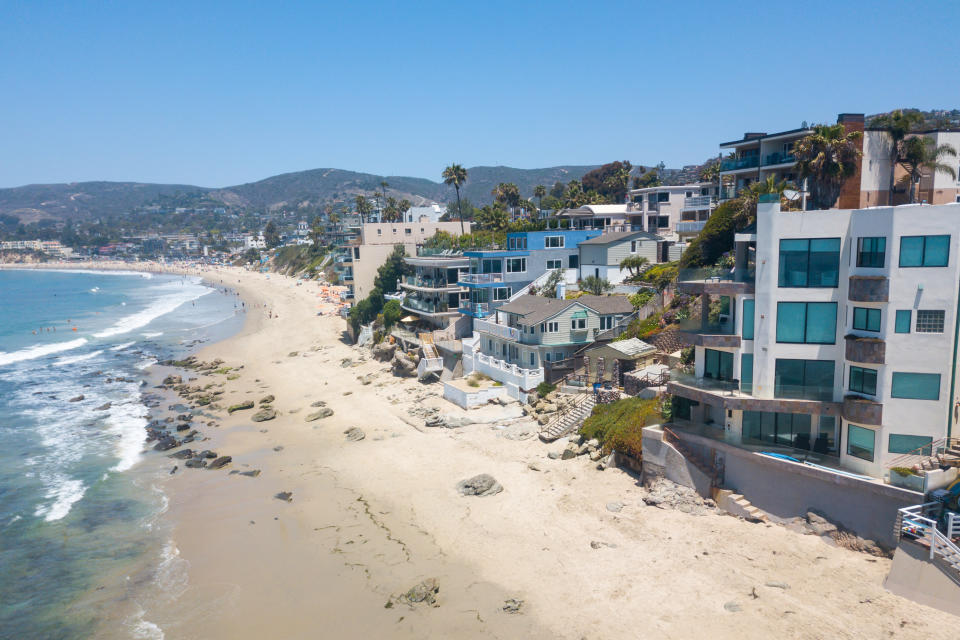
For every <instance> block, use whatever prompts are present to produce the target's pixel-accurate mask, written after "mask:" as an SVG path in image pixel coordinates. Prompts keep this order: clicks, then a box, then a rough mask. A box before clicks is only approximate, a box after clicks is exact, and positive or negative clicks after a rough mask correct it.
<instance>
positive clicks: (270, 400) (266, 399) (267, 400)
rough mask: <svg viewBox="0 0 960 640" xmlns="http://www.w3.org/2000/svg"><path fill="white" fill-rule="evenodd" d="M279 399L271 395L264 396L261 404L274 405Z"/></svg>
mask: <svg viewBox="0 0 960 640" xmlns="http://www.w3.org/2000/svg"><path fill="white" fill-rule="evenodd" d="M276 399H277V398H276V397H275V396H274V395H273V394H272V393H271V394H270V395H268V396H263V397H262V398H260V404H272V403H273V401H274V400H276Z"/></svg>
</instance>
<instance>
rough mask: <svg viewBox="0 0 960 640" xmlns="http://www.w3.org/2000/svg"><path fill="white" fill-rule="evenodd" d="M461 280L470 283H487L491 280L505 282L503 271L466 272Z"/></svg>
mask: <svg viewBox="0 0 960 640" xmlns="http://www.w3.org/2000/svg"><path fill="white" fill-rule="evenodd" d="M460 282H466V283H469V284H487V283H490V282H503V274H502V273H465V274H463V275H462V276H460Z"/></svg>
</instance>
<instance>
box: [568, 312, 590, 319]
mask: <svg viewBox="0 0 960 640" xmlns="http://www.w3.org/2000/svg"><path fill="white" fill-rule="evenodd" d="M570 317H571V318H586V317H587V312H586V311H575V312H574V313H573V315H572V316H570Z"/></svg>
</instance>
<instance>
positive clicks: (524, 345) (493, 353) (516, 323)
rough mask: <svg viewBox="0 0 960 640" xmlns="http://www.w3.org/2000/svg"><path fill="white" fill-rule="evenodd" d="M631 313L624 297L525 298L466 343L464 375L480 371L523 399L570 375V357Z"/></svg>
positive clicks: (478, 327)
mask: <svg viewBox="0 0 960 640" xmlns="http://www.w3.org/2000/svg"><path fill="white" fill-rule="evenodd" d="M632 312H633V305H631V304H630V301H629V300H627V298H626V297H625V296H591V295H584V296H580V297H579V298H576V299H574V300H559V299H556V298H544V297H540V296H532V295H522V296H520V297H518V298H517V299H516V300H513V301H511V302H508V303H506V304H504V305H502V306H500V307H499V308H498V309H497V310H496V312H495V313H494V314H493V315H491V316H488V317H487V318H485V319H477V320H474V327H473V329H474V333H473V337H472V338H471V339H464V340H463V363H464V366H463V370H464V373H470V372H471V371H479V372H481V373H484V374H486V375H488V376H490V377H491V378H493V379H494V380H497V381H498V382H501V383H503V384H504V385H505V386H507V387H508V392H509V394H510V395H511V397H514V398H517V399H524V398H525V397H526V395H525V394H526V393H527V392H529V391H530V390H531V389H533V388H534V387H536V385H537V384H538V383H539V382H542V381H543V380H544V379H548V380H549V379H553V378H555V377H559V375H561V374H562V372H565V371H572V366H571V365H570V362H571V356H572V355H573V354H574V353H575V352H577V351H578V350H580V349H582V348H584V347H586V346H588V345H589V344H591V343H592V342H593V341H594V339H595V338H596V336H597V335H598V334H599V333H600V332H601V331H604V330H606V329H610V328H612V327H613V326H615V325H616V324H617V323H619V322H620V320H622V319H623V318H625V317H626V316H628V315H630V314H631V313H632Z"/></svg>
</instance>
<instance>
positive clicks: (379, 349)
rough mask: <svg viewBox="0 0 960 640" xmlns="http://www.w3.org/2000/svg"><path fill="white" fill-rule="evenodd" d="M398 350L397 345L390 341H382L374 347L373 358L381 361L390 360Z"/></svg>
mask: <svg viewBox="0 0 960 640" xmlns="http://www.w3.org/2000/svg"><path fill="white" fill-rule="evenodd" d="M396 350H397V345H395V344H390V343H389V342H381V343H380V344H378V345H376V346H375V347H373V349H372V351H373V359H374V360H379V361H380V362H388V361H390V360H391V359H392V358H393V354H394V353H395V352H396Z"/></svg>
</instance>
